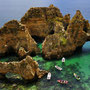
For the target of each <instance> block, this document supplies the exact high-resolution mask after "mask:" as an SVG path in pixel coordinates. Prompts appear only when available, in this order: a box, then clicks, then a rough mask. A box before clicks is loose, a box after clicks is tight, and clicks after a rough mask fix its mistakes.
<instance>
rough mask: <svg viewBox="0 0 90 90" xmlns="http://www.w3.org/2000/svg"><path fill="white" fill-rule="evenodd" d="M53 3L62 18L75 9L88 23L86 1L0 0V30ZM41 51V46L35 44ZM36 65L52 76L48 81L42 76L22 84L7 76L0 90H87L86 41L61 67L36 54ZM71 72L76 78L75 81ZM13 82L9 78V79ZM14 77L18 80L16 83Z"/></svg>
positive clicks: (89, 45) (89, 51) (89, 60)
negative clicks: (60, 69) (15, 20)
mask: <svg viewBox="0 0 90 90" xmlns="http://www.w3.org/2000/svg"><path fill="white" fill-rule="evenodd" d="M50 4H54V5H55V6H56V7H58V8H59V9H60V11H61V12H62V14H63V15H65V14H67V13H70V14H71V18H72V17H73V15H74V14H75V12H76V10H80V11H81V12H82V14H83V16H84V18H85V19H87V20H89V22H90V0H0V27H2V26H3V25H4V23H6V22H8V21H9V20H12V19H17V20H20V18H21V17H22V16H23V15H24V14H25V12H26V11H27V10H28V9H29V8H30V7H47V6H49V5H50ZM38 47H39V48H40V49H41V50H42V43H38ZM33 59H34V60H36V61H37V62H38V63H39V67H40V68H41V69H45V70H48V71H50V72H51V73H52V77H51V80H49V81H48V80H47V79H46V78H47V77H46V76H44V77H43V78H41V79H38V80H37V81H34V82H29V83H25V82H24V81H21V77H20V76H19V75H13V74H10V73H9V74H7V75H6V76H7V77H8V78H10V77H11V78H10V79H8V80H0V90H90V42H86V43H85V44H84V46H83V48H82V50H79V51H76V52H75V53H74V55H72V56H70V57H69V58H66V62H65V63H64V64H63V63H62V62H61V59H59V60H50V61H47V60H45V59H43V57H42V52H41V54H40V55H36V56H35V57H33ZM13 60H16V61H18V58H17V57H16V56H8V57H5V58H0V61H2V62H4V61H13ZM55 65H58V66H60V67H62V68H63V70H62V71H58V70H57V69H55ZM73 73H76V74H77V75H79V76H80V78H81V79H80V81H77V80H76V79H75V78H74V76H73ZM13 77H14V78H15V79H12V78H13ZM18 78H19V79H20V80H18ZM58 79H62V80H68V81H69V83H68V84H67V85H61V84H59V83H57V80H58Z"/></svg>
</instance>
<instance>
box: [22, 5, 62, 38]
mask: <svg viewBox="0 0 90 90" xmlns="http://www.w3.org/2000/svg"><path fill="white" fill-rule="evenodd" d="M56 17H60V18H62V17H63V16H62V14H61V12H60V10H59V9H58V8H56V7H54V6H53V5H50V6H49V7H34V8H30V9H29V10H28V11H27V12H26V13H25V15H24V16H23V17H22V18H21V23H22V24H25V25H26V27H27V28H28V30H29V32H30V34H31V36H38V37H46V36H47V35H49V34H50V33H52V27H53V26H52V23H51V21H52V20H53V19H54V18H56Z"/></svg>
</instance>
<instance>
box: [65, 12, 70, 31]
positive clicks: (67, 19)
mask: <svg viewBox="0 0 90 90" xmlns="http://www.w3.org/2000/svg"><path fill="white" fill-rule="evenodd" d="M69 23H70V14H67V15H65V16H64V17H63V25H64V27H65V30H66V29H67V26H68V25H69Z"/></svg>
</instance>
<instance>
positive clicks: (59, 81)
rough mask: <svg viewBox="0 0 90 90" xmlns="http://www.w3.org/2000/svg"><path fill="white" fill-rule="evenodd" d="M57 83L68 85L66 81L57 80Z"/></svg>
mask: <svg viewBox="0 0 90 90" xmlns="http://www.w3.org/2000/svg"><path fill="white" fill-rule="evenodd" d="M57 82H58V83H60V84H68V81H67V80H57Z"/></svg>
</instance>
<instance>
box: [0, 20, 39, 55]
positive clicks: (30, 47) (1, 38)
mask: <svg viewBox="0 0 90 90" xmlns="http://www.w3.org/2000/svg"><path fill="white" fill-rule="evenodd" d="M12 49H13V51H15V52H16V53H18V54H19V55H20V56H24V55H25V54H26V53H27V52H28V53H29V54H30V53H32V52H34V53H38V51H39V49H38V48H37V43H36V42H35V41H34V39H33V38H32V37H31V35H30V34H29V32H28V30H27V29H26V27H25V26H23V25H22V24H20V23H19V22H18V21H16V20H12V21H9V22H7V23H6V24H5V25H4V26H3V27H2V28H0V55H2V54H5V53H7V52H12Z"/></svg>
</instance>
